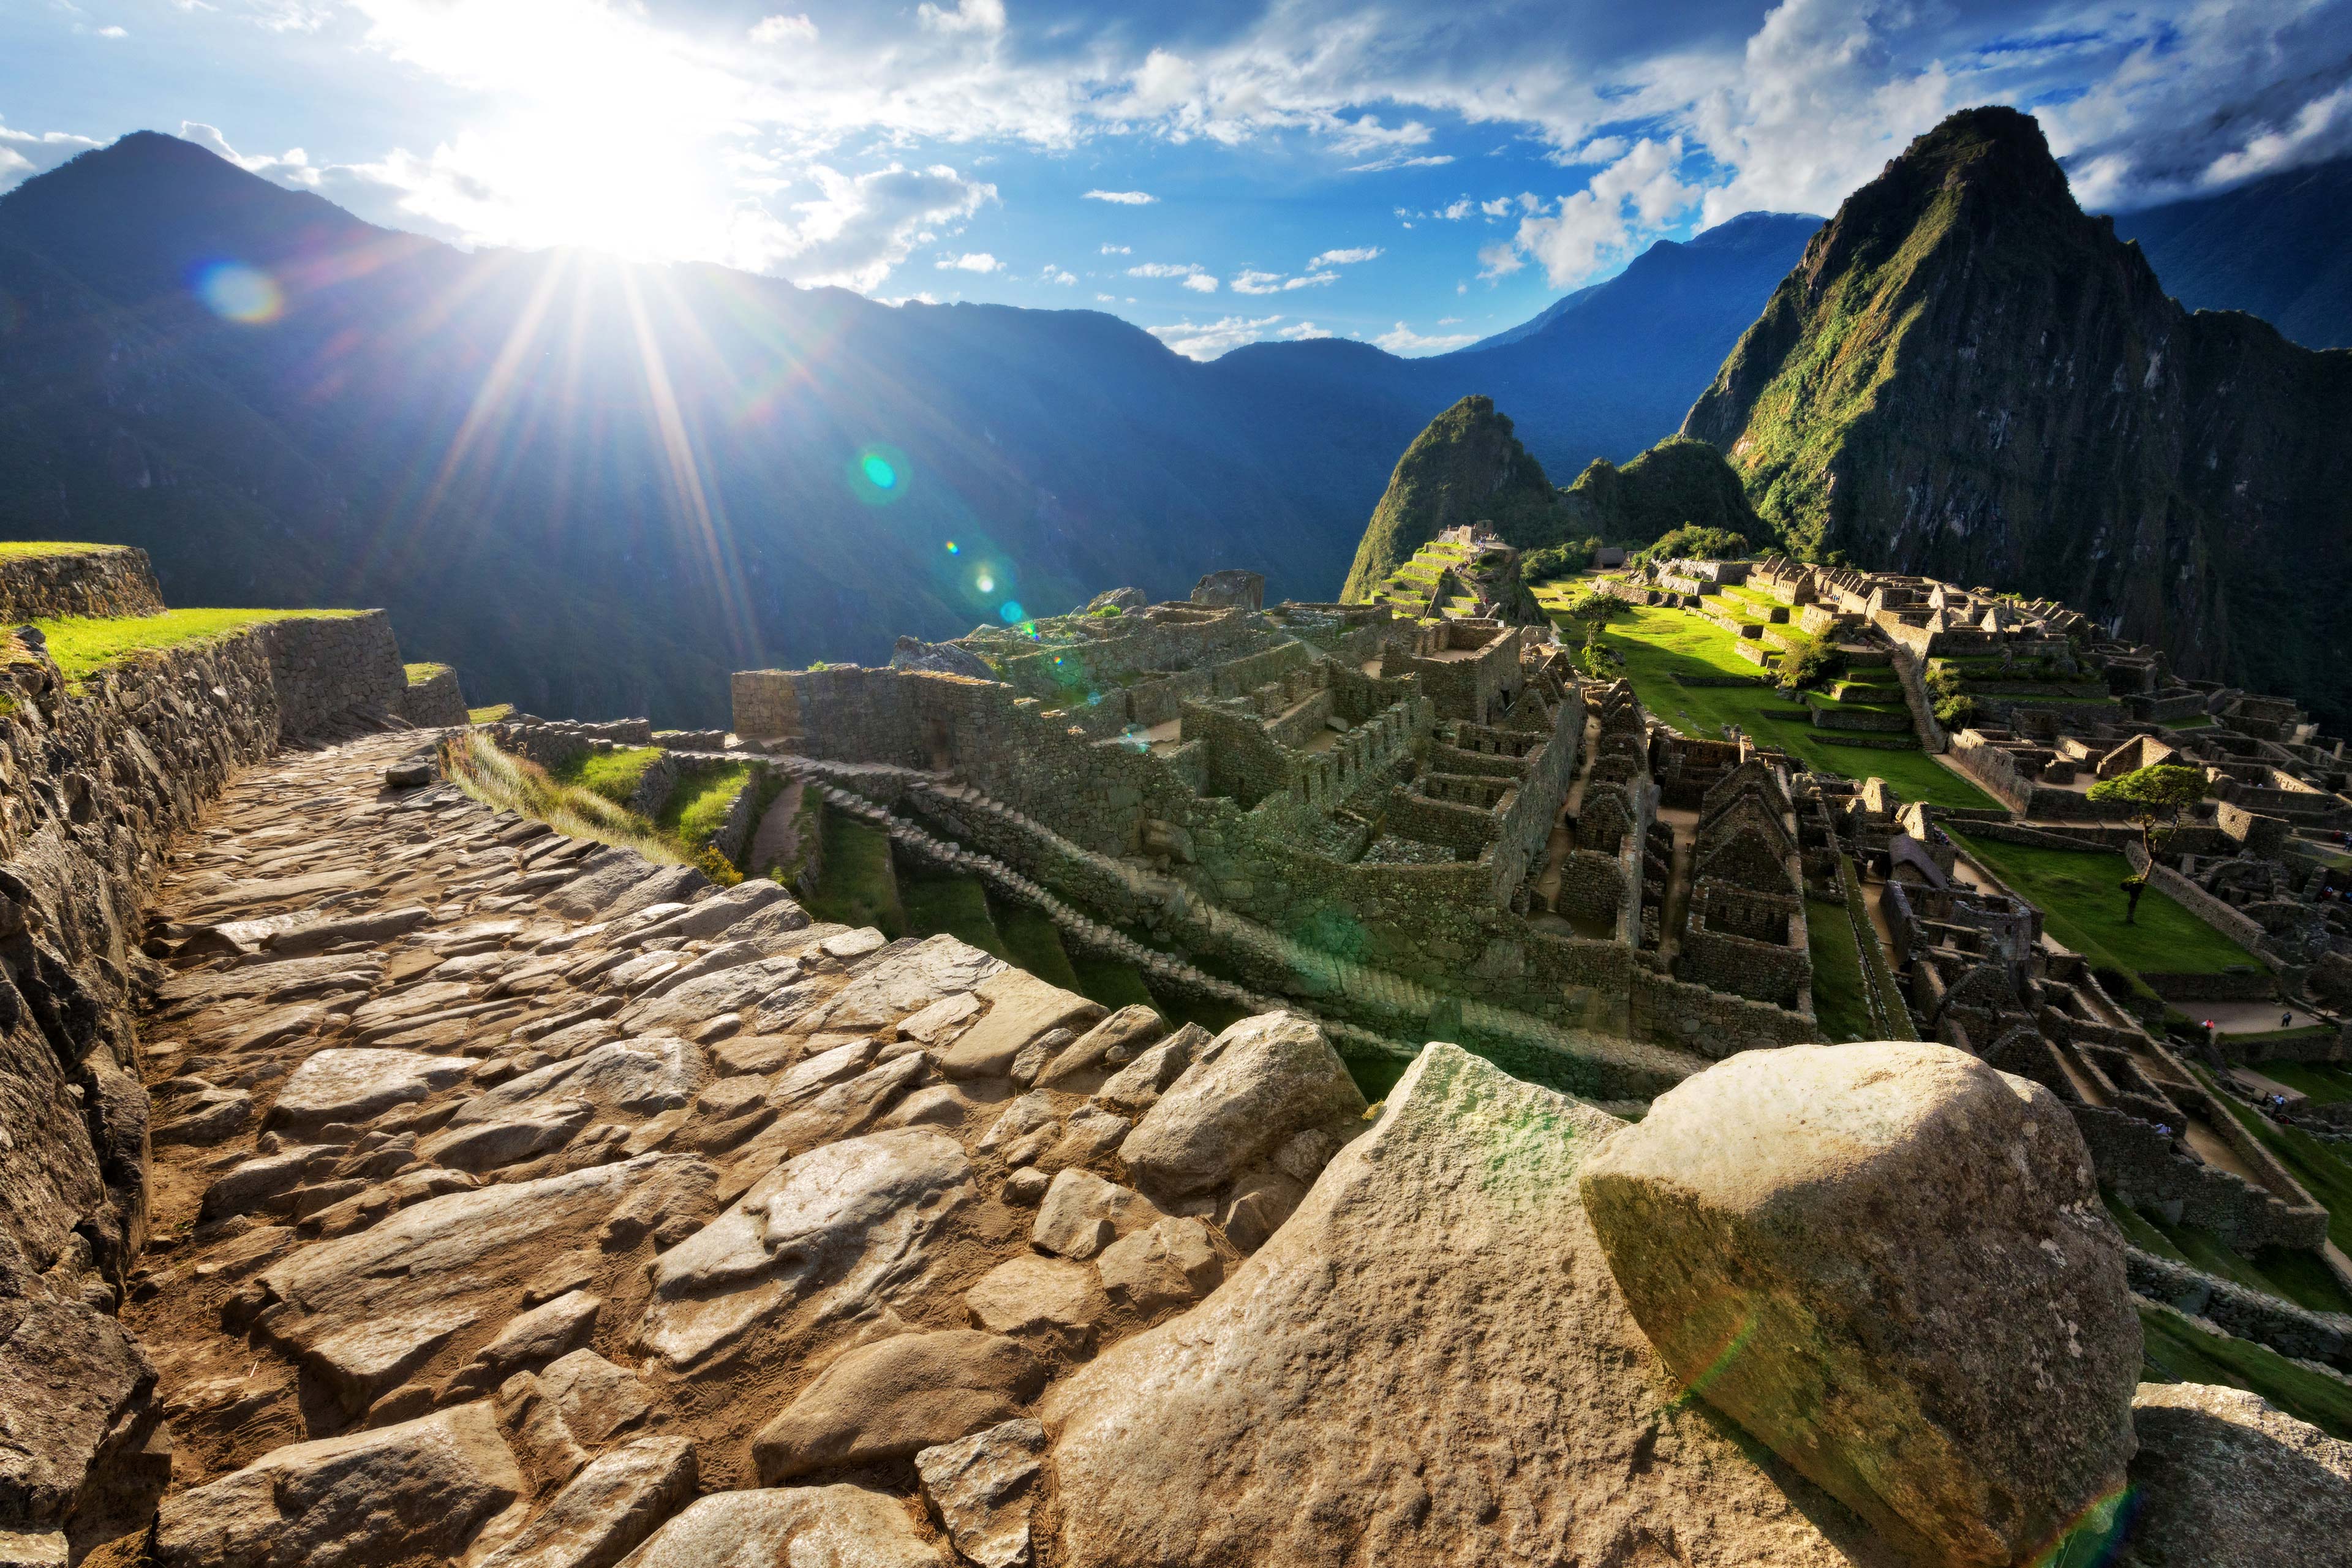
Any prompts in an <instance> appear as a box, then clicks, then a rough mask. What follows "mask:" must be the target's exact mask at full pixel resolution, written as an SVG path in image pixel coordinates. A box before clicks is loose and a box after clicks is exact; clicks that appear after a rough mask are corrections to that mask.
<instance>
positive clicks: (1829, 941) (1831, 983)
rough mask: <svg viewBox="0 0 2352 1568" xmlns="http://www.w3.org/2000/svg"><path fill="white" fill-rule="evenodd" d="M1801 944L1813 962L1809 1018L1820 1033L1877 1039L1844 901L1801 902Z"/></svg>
mask: <svg viewBox="0 0 2352 1568" xmlns="http://www.w3.org/2000/svg"><path fill="white" fill-rule="evenodd" d="M1805 945H1806V949H1807V951H1808V952H1811V955H1812V960H1813V1021H1814V1023H1815V1024H1816V1025H1818V1026H1819V1027H1820V1031H1821V1037H1822V1039H1823V1040H1826V1041H1829V1042H1830V1043H1832V1044H1843V1043H1844V1042H1845V1041H1847V1040H1870V1039H1875V1038H1877V1037H1878V1026H1877V1024H1876V1023H1875V1022H1874V1020H1873V1018H1872V1017H1871V1013H1870V993H1869V990H1868V989H1867V987H1866V986H1865V984H1864V980H1863V977H1862V954H1861V952H1859V951H1857V950H1856V949H1855V947H1854V945H1853V921H1849V920H1848V919H1847V918H1846V912H1845V906H1844V905H1843V904H1841V903H1835V902H1832V901H1831V900H1826V899H1808V900H1806V901H1805Z"/></svg>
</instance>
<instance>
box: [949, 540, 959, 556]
mask: <svg viewBox="0 0 2352 1568" xmlns="http://www.w3.org/2000/svg"><path fill="white" fill-rule="evenodd" d="M948 553H949V554H950V555H955V554H959V553H961V552H960V551H959V549H958V548H957V545H956V542H955V541H954V540H952V539H950V540H949V541H948Z"/></svg>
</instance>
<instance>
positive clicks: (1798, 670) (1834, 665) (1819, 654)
mask: <svg viewBox="0 0 2352 1568" xmlns="http://www.w3.org/2000/svg"><path fill="white" fill-rule="evenodd" d="M1793 641H1794V644H1795V646H1794V647H1789V648H1787V649H1785V650H1783V651H1782V653H1781V655H1780V689H1781V690H1783V691H1802V690H1804V689H1806V688H1807V687H1811V686H1819V685H1820V684H1821V683H1822V681H1824V680H1827V679H1829V678H1830V677H1831V676H1832V675H1835V674H1836V673H1837V672H1838V670H1839V668H1840V667H1842V666H1843V664H1844V662H1845V658H1844V656H1843V655H1842V654H1840V653H1839V652H1838V650H1837V645H1836V644H1835V643H1833V642H1831V641H1830V640H1829V639H1828V638H1826V637H1820V636H1811V635H1809V636H1801V637H1796V638H1794V639H1793Z"/></svg>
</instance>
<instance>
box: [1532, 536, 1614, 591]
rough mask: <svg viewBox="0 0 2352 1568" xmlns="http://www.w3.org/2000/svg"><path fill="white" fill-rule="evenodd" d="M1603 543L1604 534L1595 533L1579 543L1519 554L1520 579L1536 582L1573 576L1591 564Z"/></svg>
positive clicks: (1547, 581)
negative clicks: (1602, 536) (1594, 553)
mask: <svg viewBox="0 0 2352 1568" xmlns="http://www.w3.org/2000/svg"><path fill="white" fill-rule="evenodd" d="M1601 542H1602V541H1601V536H1600V535H1599V534H1595V535H1593V536H1592V537H1591V539H1588V540H1585V541H1584V542H1582V543H1580V544H1547V545H1545V546H1544V547H1543V548H1542V549H1540V550H1530V551H1528V552H1527V553H1526V554H1525V555H1522V556H1520V557H1519V581H1521V582H1522V583H1527V584H1537V583H1552V582H1557V581H1559V579H1560V578H1562V577H1573V576H1575V575H1576V574H1578V573H1579V572H1581V571H1584V570H1585V569H1586V568H1588V567H1590V566H1591V564H1592V557H1593V552H1596V551H1598V550H1599V549H1600V548H1601Z"/></svg>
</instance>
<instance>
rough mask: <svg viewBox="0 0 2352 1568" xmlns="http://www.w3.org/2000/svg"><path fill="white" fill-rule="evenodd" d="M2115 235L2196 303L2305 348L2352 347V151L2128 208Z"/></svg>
mask: <svg viewBox="0 0 2352 1568" xmlns="http://www.w3.org/2000/svg"><path fill="white" fill-rule="evenodd" d="M2116 237H2118V238H2122V239H2129V240H2137V242H2138V244H2139V247H2140V248H2141V250H2143V251H2144V252H2146V253H2147V259H2148V263H2149V265H2150V266H2152V267H2154V268H2156V275H2157V277H2158V279H2161V280H2162V282H2163V284H2164V288H2165V292H2167V293H2168V294H2170V295H2171V296H2172V297H2173V298H2174V299H2176V300H2179V301H2180V302H2181V303H2182V304H2183V305H2185V306H2187V307H2188V308H2189V309H2190V310H2244V311H2246V312H2248V313H2249V314H2251V315H2256V316H2260V317H2261V318H2262V319H2263V321H2268V322H2269V323H2270V324H2271V325H2273V326H2274V327H2276V328H2277V329H2278V330H2279V331H2280V333H2281V334H2282V335H2283V336H2284V337H2286V338H2287V339H2288V340H2289V341H2291V342H2298V343H2301V344H2302V345H2303V346H2304V347H2305V348H2307V349H2340V348H2352V158H2336V159H2333V160H2330V161H2329V162H2327V163H2314V164H2311V165H2309V166H2308V167H2305V168H2301V169H2289V170H2286V171H2284V173H2281V174H2268V175H2265V176H2263V178H2261V179H2259V180H2252V181H2249V182H2247V183H2246V184H2242V185H2240V186H2238V187H2237V188H2236V189H2235V190H2231V191H2225V192H2223V193H2221V195H2213V196H2199V197H2195V198H2193V199H2190V200H2188V201H2179V202H2172V203H2168V204H2167V205H2163V206H2155V207H2147V208H2143V209H2142V210H2141V211H2138V212H2134V213H2124V214H2121V215H2119V216H2117V217H2116Z"/></svg>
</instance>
